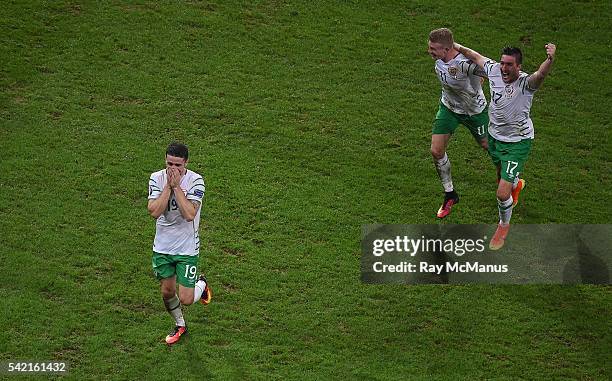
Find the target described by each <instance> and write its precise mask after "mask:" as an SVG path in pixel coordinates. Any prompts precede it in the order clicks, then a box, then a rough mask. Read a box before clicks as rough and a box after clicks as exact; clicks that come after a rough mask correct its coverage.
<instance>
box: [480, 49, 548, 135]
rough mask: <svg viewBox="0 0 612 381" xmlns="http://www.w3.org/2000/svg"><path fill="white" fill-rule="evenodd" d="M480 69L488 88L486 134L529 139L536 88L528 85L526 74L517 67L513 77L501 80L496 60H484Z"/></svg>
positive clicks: (531, 131) (531, 133) (531, 132)
mask: <svg viewBox="0 0 612 381" xmlns="http://www.w3.org/2000/svg"><path fill="white" fill-rule="evenodd" d="M484 69H485V72H486V73H487V77H488V78H489V87H490V88H491V104H490V105H489V135H491V136H493V137H494V138H495V139H497V140H500V141H502V142H519V141H521V140H523V139H533V138H534V131H533V122H532V121H531V118H530V116H529V112H530V110H531V102H532V101H533V94H534V93H535V91H536V90H535V89H532V88H530V87H529V81H528V78H529V74H527V73H525V72H522V71H521V72H520V73H519V77H518V78H517V80H516V81H514V82H512V83H505V82H504V81H503V80H502V74H501V69H500V64H499V63H498V62H495V61H492V60H488V61H487V62H486V63H485V66H484Z"/></svg>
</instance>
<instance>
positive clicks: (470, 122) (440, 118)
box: [431, 102, 489, 142]
mask: <svg viewBox="0 0 612 381" xmlns="http://www.w3.org/2000/svg"><path fill="white" fill-rule="evenodd" d="M459 124H463V125H464V126H466V127H467V128H468V130H470V133H471V134H472V136H473V137H474V139H476V141H478V142H480V141H481V140H483V139H486V138H487V126H488V125H489V114H488V111H487V108H486V107H485V109H484V110H483V111H482V112H481V113H480V114H476V115H472V116H469V115H465V114H457V113H454V112H452V111H451V110H450V109H449V108H448V107H446V106H444V105H443V104H442V102H440V107H439V108H438V113H437V114H436V119H434V122H433V129H432V130H431V133H432V134H433V135H437V134H453V133H454V132H455V130H456V129H457V127H458V126H459Z"/></svg>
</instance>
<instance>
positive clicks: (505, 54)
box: [454, 43, 557, 250]
mask: <svg viewBox="0 0 612 381" xmlns="http://www.w3.org/2000/svg"><path fill="white" fill-rule="evenodd" d="M454 47H455V49H457V50H458V51H459V52H461V53H462V54H463V55H464V56H466V57H467V58H469V59H471V60H472V61H474V62H475V63H476V64H477V65H478V66H479V67H480V68H482V69H484V71H485V73H486V75H487V77H488V78H489V87H490V89H491V104H490V105H489V154H490V155H491V158H492V159H493V163H494V164H495V166H496V167H497V178H498V180H499V185H498V187H497V205H498V209H499V225H498V226H497V230H496V231H495V234H494V235H493V238H491V242H490V243H489V247H490V248H491V249H492V250H498V249H500V248H501V247H502V246H503V245H504V242H505V239H506V236H507V235H508V230H509V229H510V217H511V216H512V208H513V207H514V206H515V205H516V204H517V202H518V197H519V193H520V191H521V190H522V189H523V188H524V187H525V180H523V179H520V178H519V175H520V173H521V172H522V171H523V167H524V166H525V162H526V161H527V158H528V157H529V152H530V151H531V142H532V141H533V138H534V130H533V122H532V121H531V118H530V116H529V113H530V110H531V103H532V101H533V94H534V93H535V92H536V90H537V89H538V88H539V87H540V86H541V85H542V82H544V78H546V76H547V75H548V73H549V72H550V69H551V68H552V63H553V60H554V59H555V51H556V49H557V48H556V46H555V45H554V44H552V43H549V44H546V46H545V47H544V48H545V49H546V56H547V57H546V60H544V62H543V63H542V64H541V65H540V68H539V69H538V71H536V72H535V73H533V74H531V75H529V74H527V73H525V72H523V71H521V64H522V61H523V55H522V53H521V50H520V49H519V48H511V47H506V48H504V49H503V50H502V56H501V59H500V62H495V61H493V60H491V59H489V58H486V57H484V56H482V55H481V54H479V53H478V52H475V51H474V50H472V49H469V48H466V47H464V46H461V45H459V44H457V43H455V44H454Z"/></svg>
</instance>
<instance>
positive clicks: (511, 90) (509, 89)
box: [506, 85, 514, 97]
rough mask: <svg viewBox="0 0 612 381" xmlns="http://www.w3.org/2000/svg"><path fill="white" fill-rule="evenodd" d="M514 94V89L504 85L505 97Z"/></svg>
mask: <svg viewBox="0 0 612 381" xmlns="http://www.w3.org/2000/svg"><path fill="white" fill-rule="evenodd" d="M512 93H514V87H513V86H512V85H506V96H507V97H511V96H512Z"/></svg>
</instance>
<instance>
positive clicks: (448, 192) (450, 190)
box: [431, 134, 459, 218]
mask: <svg viewBox="0 0 612 381" xmlns="http://www.w3.org/2000/svg"><path fill="white" fill-rule="evenodd" d="M450 137H451V135H450V134H433V135H431V156H432V157H433V161H434V165H435V166H436V171H437V172H438V176H439V177H440V182H441V183H442V186H443V187H444V201H443V202H442V206H440V209H438V213H437V217H438V218H444V217H446V216H448V215H449V214H450V212H451V209H452V207H453V205H455V204H457V203H459V195H457V192H455V189H454V187H453V178H452V176H451V164H450V160H449V158H448V155H447V154H446V147H447V146H448V141H449V140H450Z"/></svg>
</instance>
